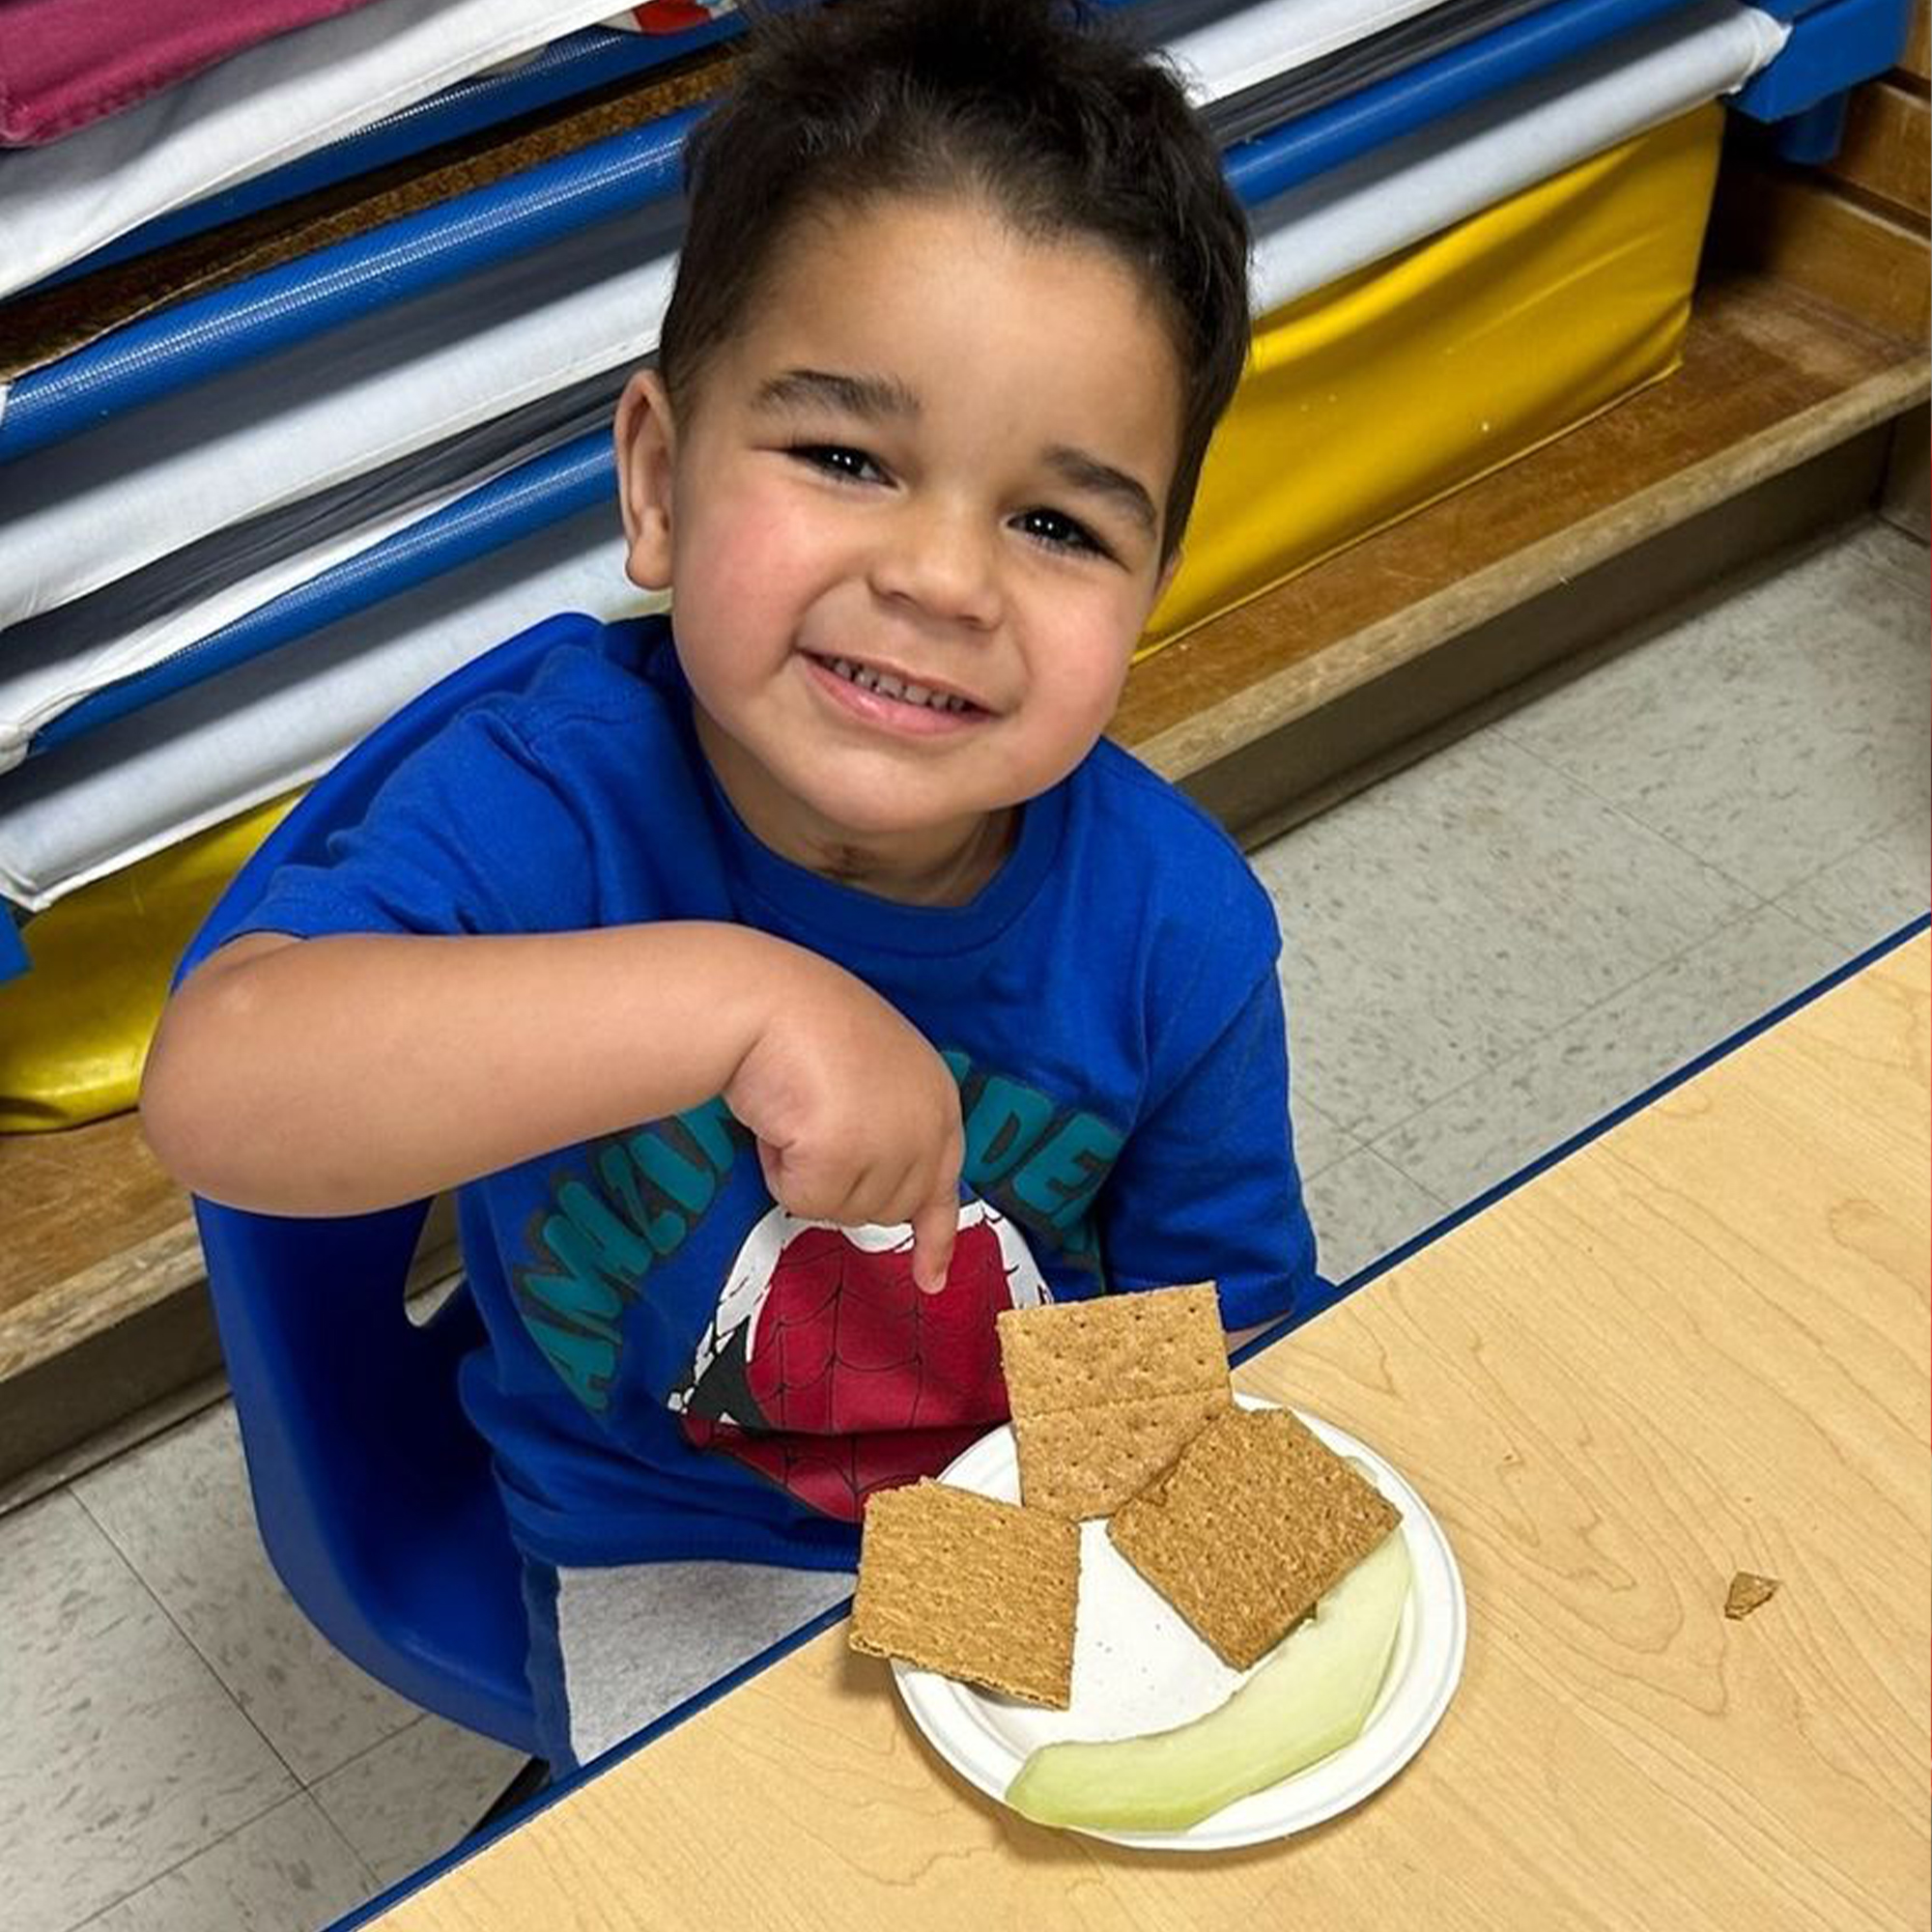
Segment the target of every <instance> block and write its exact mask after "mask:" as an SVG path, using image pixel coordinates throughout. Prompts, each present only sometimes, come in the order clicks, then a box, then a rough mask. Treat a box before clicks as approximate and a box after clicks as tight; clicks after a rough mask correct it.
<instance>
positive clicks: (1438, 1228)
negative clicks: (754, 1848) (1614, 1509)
mask: <svg viewBox="0 0 1932 1932" xmlns="http://www.w3.org/2000/svg"><path fill="white" fill-rule="evenodd" d="M1928 926H1932V913H1920V914H1918V917H1917V918H1915V919H1910V920H1908V921H1907V922H1906V923H1904V924H1903V925H1902V926H1900V927H1899V928H1898V929H1897V931H1895V932H1892V933H1889V934H1888V935H1887V936H1886V937H1885V938H1884V939H1881V940H1880V941H1878V943H1877V944H1876V945H1874V946H1868V947H1866V948H1865V950H1864V951H1863V952H1858V953H1855V954H1853V956H1852V957H1851V958H1849V959H1847V960H1846V961H1845V962H1844V964H1843V965H1842V966H1835V967H1833V969H1832V971H1831V972H1829V973H1827V974H1826V975H1825V976H1824V978H1823V979H1821V980H1813V981H1812V982H1811V984H1810V985H1808V986H1804V987H1803V988H1801V989H1800V990H1799V991H1798V992H1796V993H1793V994H1792V995H1791V996H1790V998H1789V999H1785V1000H1780V1001H1779V1002H1778V1003H1777V1005H1776V1006H1775V1007H1773V1008H1771V1009H1770V1010H1769V1011H1767V1012H1763V1013H1760V1014H1759V1015H1758V1017H1757V1018H1756V1019H1754V1020H1751V1021H1749V1022H1747V1024H1746V1025H1744V1026H1742V1027H1740V1028H1738V1030H1737V1031H1736V1032H1735V1033H1732V1034H1728V1035H1726V1036H1725V1037H1724V1038H1722V1039H1720V1040H1719V1042H1718V1043H1717V1044H1716V1045H1715V1046H1711V1047H1707V1048H1706V1049H1705V1050H1704V1051H1703V1052H1702V1053H1700V1054H1697V1055H1696V1056H1695V1057H1694V1058H1692V1059H1690V1060H1687V1061H1686V1062H1685V1063H1684V1065H1682V1066H1677V1067H1673V1068H1672V1069H1671V1070H1670V1071H1669V1072H1668V1073H1666V1074H1665V1075H1664V1076H1663V1077H1662V1079H1661V1080H1657V1081H1654V1082H1653V1083H1652V1084H1651V1085H1650V1086H1648V1087H1646V1088H1644V1089H1643V1091H1642V1092H1641V1093H1639V1094H1634V1095H1633V1096H1632V1097H1631V1098H1630V1099H1628V1100H1625V1101H1623V1102H1622V1103H1621V1104H1620V1105H1618V1106H1615V1107H1612V1108H1611V1109H1610V1111H1609V1112H1608V1113H1606V1114H1605V1115H1603V1116H1602V1117H1601V1118H1600V1119H1598V1120H1596V1121H1593V1122H1591V1123H1590V1124H1589V1125H1588V1126H1586V1127H1583V1128H1580V1129H1579V1130H1578V1131H1577V1132H1576V1133H1574V1134H1572V1135H1570V1136H1569V1137H1568V1138H1567V1139H1565V1140H1561V1141H1558V1142H1557V1143H1556V1145H1555V1146H1554V1147H1552V1148H1550V1149H1548V1151H1546V1152H1544V1153H1540V1154H1538V1155H1537V1156H1536V1158H1535V1159H1534V1160H1532V1161H1530V1162H1529V1163H1528V1164H1527V1165H1526V1166H1524V1167H1521V1168H1519V1169H1518V1170H1517V1172H1516V1173H1514V1174H1512V1175H1510V1176H1508V1177H1507V1178H1506V1179H1502V1180H1499V1181H1497V1182H1496V1183H1495V1185H1494V1186H1492V1187H1488V1188H1485V1189H1484V1190H1483V1192H1482V1193H1480V1194H1478V1195H1476V1196H1474V1197H1473V1198H1472V1199H1471V1200H1469V1201H1466V1202H1464V1203H1463V1206H1462V1207H1460V1208H1453V1209H1452V1210H1451V1211H1450V1212H1449V1213H1447V1214H1445V1215H1443V1217H1442V1218H1441V1219H1440V1220H1439V1221H1435V1222H1433V1223H1432V1224H1431V1225H1430V1226H1429V1227H1427V1228H1425V1229H1424V1230H1423V1231H1422V1232H1421V1233H1420V1234H1419V1235H1413V1236H1410V1237H1409V1238H1408V1239H1407V1240H1406V1241H1404V1242H1402V1243H1401V1245H1400V1246H1398V1247H1395V1248H1391V1249H1390V1250H1389V1252H1388V1253H1387V1254H1385V1255H1383V1256H1382V1257H1381V1258H1380V1259H1379V1260H1378V1261H1373V1262H1371V1263H1369V1264H1368V1265H1367V1266H1366V1267H1362V1268H1358V1269H1357V1270H1356V1271H1355V1272H1354V1273H1353V1274H1351V1275H1350V1277H1349V1278H1348V1280H1346V1281H1345V1282H1343V1283H1341V1284H1340V1285H1339V1286H1334V1285H1331V1284H1327V1283H1324V1284H1323V1287H1324V1288H1325V1289H1327V1291H1328V1292H1327V1293H1325V1294H1324V1295H1323V1296H1322V1297H1321V1299H1320V1300H1318V1301H1317V1302H1316V1303H1315V1305H1314V1306H1313V1307H1309V1308H1303V1309H1298V1310H1297V1311H1296V1312H1295V1313H1294V1314H1293V1315H1290V1316H1286V1317H1284V1318H1283V1319H1282V1320H1281V1321H1278V1322H1276V1323H1275V1324H1274V1325H1273V1326H1272V1327H1270V1328H1266V1329H1264V1330H1263V1332H1262V1333H1260V1334H1259V1335H1256V1336H1255V1337H1254V1338H1253V1339H1252V1340H1251V1341H1249V1342H1246V1343H1244V1344H1243V1345H1242V1347H1241V1348H1240V1349H1238V1350H1236V1352H1235V1353H1234V1355H1233V1356H1231V1357H1230V1360H1231V1361H1232V1362H1233V1364H1234V1365H1235V1366H1236V1367H1237V1368H1238V1367H1239V1366H1240V1365H1241V1364H1242V1363H1243V1362H1246V1361H1249V1360H1251V1359H1252V1358H1253V1357H1254V1356H1255V1355H1258V1354H1259V1353H1261V1351H1262V1350H1264V1349H1270V1348H1272V1347H1273V1346H1274V1344H1275V1343H1277V1342H1279V1341H1280V1340H1281V1339H1282V1338H1283V1337H1284V1336H1286V1335H1288V1334H1290V1333H1292V1332H1293V1330H1294V1329H1296V1328H1298V1327H1300V1326H1301V1325H1302V1323H1303V1322H1305V1321H1310V1320H1312V1319H1313V1318H1314V1317H1315V1316H1317V1315H1320V1314H1321V1312H1322V1311H1323V1310H1324V1309H1327V1308H1332V1307H1333V1306H1334V1305H1335V1304H1336V1303H1337V1302H1339V1301H1341V1300H1343V1299H1345V1298H1346V1297H1347V1296H1349V1295H1350V1294H1353V1293H1356V1292H1357V1290H1359V1289H1364V1288H1366V1287H1368V1286H1369V1284H1370V1283H1371V1282H1373V1281H1376V1280H1377V1279H1378V1278H1379V1277H1380V1276H1382V1275H1385V1274H1387V1273H1388V1272H1389V1271H1390V1270H1391V1269H1392V1268H1396V1267H1400V1266H1401V1265H1402V1264H1403V1263H1404V1262H1406V1261H1407V1260H1409V1259H1410V1258H1411V1257H1412V1256H1413V1255H1415V1254H1417V1253H1419V1252H1420V1251H1421V1250H1422V1249H1424V1248H1426V1247H1428V1246H1429V1245H1430V1244H1431V1243H1432V1242H1434V1241H1438V1240H1440V1239H1441V1238H1442V1236H1444V1235H1447V1234H1450V1233H1451V1232H1453V1231H1454V1230H1455V1229H1457V1228H1460V1227H1461V1226H1462V1225H1463V1222H1464V1221H1468V1220H1472V1219H1473V1218H1474V1217H1475V1216H1476V1215H1478V1214H1480V1213H1482V1212H1483V1211H1484V1209H1486V1208H1493V1207H1494V1206H1495V1204H1496V1203H1497V1202H1498V1201H1501V1200H1503V1199H1504V1198H1505V1197H1506V1196H1508V1195H1511V1194H1514V1193H1515V1192H1516V1190H1517V1189H1518V1188H1519V1187H1521V1186H1522V1185H1524V1184H1525V1183H1526V1182H1528V1181H1531V1180H1534V1179H1536V1177H1537V1176H1538V1175H1540V1174H1542V1173H1543V1172H1545V1170H1546V1169H1548V1168H1551V1167H1554V1166H1555V1165H1556V1164H1557V1162H1559V1161H1562V1160H1567V1159H1568V1158H1569V1157H1570V1156H1571V1155H1572V1154H1573V1153H1576V1152H1577V1151H1579V1150H1580V1149H1582V1148H1585V1147H1587V1146H1588V1145H1589V1144H1590V1143H1591V1142H1592V1141H1594V1140H1599V1139H1601V1138H1602V1137H1603V1136H1604V1135H1605V1134H1606V1133H1608V1132H1609V1131H1610V1129H1611V1128H1612V1127H1615V1126H1617V1125H1619V1124H1621V1123H1622V1122H1625V1121H1627V1120H1629V1119H1630V1117H1631V1116H1632V1115H1633V1114H1636V1113H1640V1112H1641V1111H1642V1110H1643V1109H1644V1108H1645V1107H1648V1106H1650V1105H1651V1104H1652V1102H1654V1101H1657V1100H1661V1099H1662V1098H1663V1096H1664V1095H1665V1094H1671V1093H1674V1092H1675V1091H1676V1089H1678V1088H1679V1087H1682V1086H1683V1085H1684V1084H1685V1082H1686V1081H1688V1080H1692V1079H1694V1078H1695V1077H1696V1076H1697V1075H1698V1074H1700V1073H1702V1072H1703V1071H1704V1070H1705V1069H1706V1068H1707V1067H1710V1066H1714V1065H1717V1063H1718V1062H1719V1061H1720V1060H1726V1059H1728V1058H1729V1057H1730V1056H1731V1055H1732V1054H1733V1053H1735V1052H1736V1051H1737V1050H1738V1048H1739V1047H1741V1046H1747V1045H1748V1044H1749V1043H1750V1041H1752V1040H1754V1039H1755V1038H1756V1037H1758V1035H1759V1034H1762V1033H1768V1032H1769V1031H1770V1030H1771V1029H1772V1028H1773V1027H1775V1026H1776V1025H1777V1024H1778V1023H1779V1022H1780V1021H1782V1020H1786V1019H1789V1018H1790V1017H1791V1015H1792V1014H1793V1013H1795V1012H1798V1011H1800V1010H1801V1009H1803V1008H1805V1007H1808V1006H1809V1005H1810V1004H1811V1003H1812V1002H1813V1001H1814V1000H1817V999H1821V998H1822V997H1823V996H1824V995H1825V994H1827V993H1829V992H1831V991H1832V990H1833V987H1836V986H1840V985H1842V984H1843V983H1844V982H1845V981H1846V980H1850V979H1852V978H1854V977H1855V976H1856V975H1858V974H1860V973H1862V972H1863V971H1864V970H1865V968H1866V967H1867V966H1874V965H1876V964H1877V963H1878V962H1879V961H1880V960H1881V959H1883V958H1885V957H1886V956H1887V955H1888V954H1889V953H1892V952H1897V951H1898V949H1899V948H1900V947H1902V946H1905V945H1907V944H1908V943H1909V942H1910V941H1912V940H1914V939H1916V938H1918V935H1919V934H1920V933H1921V932H1924V931H1925V930H1926V929H1927V927H1928ZM851 1607H852V1600H851V1598H849V1597H847V1598H846V1599H845V1600H844V1602H843V1603H838V1604H834V1605H832V1606H831V1608H829V1609H826V1610H821V1611H820V1612H819V1614H818V1615H817V1616H815V1617H813V1618H812V1619H811V1621H810V1623H806V1624H802V1625H800V1626H799V1628H798V1629H797V1630H795V1631H793V1632H792V1633H791V1634H789V1635H787V1636H781V1638H779V1640H778V1641H777V1642H776V1643H774V1644H770V1645H768V1646H767V1647H766V1648H765V1649H763V1650H761V1651H760V1652H759V1653H758V1654H757V1656H755V1657H753V1658H750V1659H748V1660H747V1661H746V1662H743V1663H741V1664H740V1665H739V1666H738V1667H737V1669H735V1670H732V1671H727V1672H726V1673H725V1675H724V1676H723V1677H721V1678H719V1679H718V1680H717V1681H716V1682H715V1683H712V1684H708V1685H706V1686H705V1688H704V1689H703V1690H699V1691H696V1693H694V1694H693V1695H692V1696H690V1697H688V1698H686V1699H685V1701H684V1702H683V1703H682V1704H679V1705H677V1706H676V1707H675V1708H674V1709H672V1710H669V1711H667V1712H666V1713H665V1714H664V1716H663V1717H661V1718H659V1719H656V1720H655V1721H654V1722H652V1723H650V1724H647V1725H646V1726H645V1727H644V1728H643V1729H642V1730H641V1731H639V1733H638V1734H637V1735H636V1736H635V1737H633V1738H628V1739H626V1740H625V1742H624V1743H623V1744H621V1745H619V1746H618V1747H616V1748H615V1749H613V1750H611V1751H608V1752H606V1753H605V1755H604V1756H603V1757H600V1758H596V1759H594V1760H593V1761H592V1762H591V1763H589V1764H587V1765H585V1766H584V1767H583V1768H582V1770H581V1771H576V1772H573V1773H571V1775H570V1776H567V1777H564V1778H562V1779H560V1780H558V1781H557V1782H556V1783H555V1784H553V1785H552V1786H551V1787H550V1788H549V1789H548V1790H546V1791H543V1792H540V1793H539V1794H538V1795H537V1796H536V1797H534V1798H532V1799H531V1800H530V1801H529V1803H528V1804H524V1805H520V1806H519V1807H518V1808H517V1809H516V1810H514V1811H512V1812H509V1813H508V1814H507V1815H506V1816H504V1817H502V1818H500V1819H499V1820H497V1823H496V1824H494V1825H492V1826H491V1827H490V1828H489V1830H487V1831H484V1832H478V1833H473V1834H472V1835H471V1836H469V1837H468V1838H465V1839H464V1840H463V1841H462V1842H461V1843H459V1844H456V1845H453V1846H451V1848H450V1849H449V1850H448V1851H446V1852H444V1853H443V1854H442V1855H441V1856H440V1858H437V1859H434V1860H432V1861H430V1862H429V1863H428V1864H426V1865H424V1866H423V1867H422V1868H421V1870H419V1871H415V1872H412V1873H411V1874H410V1876H409V1877H408V1878H405V1879H400V1880H398V1881H397V1882H396V1884H394V1885H392V1886H390V1887H389V1888H388V1889H386V1890H384V1891H383V1892H381V1893H379V1894H378V1895H377V1896H376V1897H374V1898H372V1899H370V1900H368V1901H367V1902H366V1903H365V1904H363V1905H359V1906H357V1907H356V1908H355V1910H354V1911H353V1912H351V1913H350V1914H349V1915H348V1916H347V1917H346V1918H338V1919H335V1920H333V1921H332V1922H331V1923H330V1924H329V1925H327V1927H325V1928H324V1932H355V1928H356V1927H357V1926H362V1925H367V1924H369V1923H370V1922H371V1921H372V1920H373V1919H375V1918H379V1917H381V1915H382V1914H384V1912H387V1911H389V1910H390V1909H391V1908H392V1907H394V1906H397V1905H400V1904H401V1903H402V1902H403V1900H404V1899H406V1898H408V1897H410V1896H412V1894H413V1893H415V1892H417V1891H420V1890H421V1889H423V1888H424V1887H425V1886H429V1885H433V1884H434V1883H435V1882H436V1881H437V1880H438V1879H439V1878H440V1877H441V1876H442V1875H443V1873H444V1872H446V1871H449V1870H451V1869H453V1868H454V1867H455V1866H457V1865H460V1864H463V1863H465V1862H466V1861H468V1860H469V1859H470V1858H472V1857H473V1856H474V1855H475V1854H476V1853H478V1852H480V1851H482V1850H483V1849H484V1848H485V1847H486V1846H488V1845H492V1844H494V1843H496V1841H497V1839H498V1838H500V1837H502V1836H503V1835H504V1834H505V1833H510V1832H514V1831H517V1830H519V1829H521V1828H522V1827H523V1826H524V1825H526V1824H527V1823H528V1822H529V1821H530V1820H531V1819H532V1818H534V1817H535V1816H536V1815H537V1813H538V1812H539V1811H543V1810H546V1809H548V1807H549V1806H551V1805H552V1804H555V1803H556V1802H557V1801H558V1800H559V1799H562V1798H566V1797H568V1796H569V1795H570V1793H572V1792H573V1791H575V1790H577V1789H578V1788H579V1787H580V1786H582V1785H583V1784H585V1783H587V1782H588V1781H589V1780H590V1779H591V1778H593V1777H601V1776H603V1775H604V1773H606V1772H607V1771H610V1770H611V1769H612V1768H613V1767H614V1766H616V1765H618V1764H621V1763H622V1762H623V1761H624V1759H626V1758H628V1757H630V1756H632V1755H634V1754H635V1753H636V1752H638V1751H640V1750H643V1749H645V1748H647V1747H649V1746H651V1745H653V1744H655V1743H656V1742H657V1741H658V1739H660V1738H661V1737H663V1736H664V1735H665V1734H666V1733H667V1732H668V1731H673V1730H675V1729H676V1728H677V1727H678V1726H679V1725H680V1724H682V1723H683V1722H685V1720H686V1719H690V1718H695V1717H696V1716H697V1714H698V1713H699V1712H700V1711H702V1710H704V1709H705V1708H706V1707H707V1706H708V1705H711V1704H714V1703H716V1702H717V1701H718V1700H719V1699H720V1698H721V1697H724V1696H726V1695H728V1694H729V1693H730V1692H731V1691H733V1690H736V1689H737V1688H738V1686H739V1685H741V1684H743V1683H745V1682H747V1681H748V1680H749V1679H751V1678H753V1677H755V1676H757V1675H758V1673H759V1672H760V1671H762V1670H764V1669H766V1668H768V1667H769V1666H770V1665H772V1664H774V1663H777V1662H779V1661H780V1660H781V1658H784V1657H787V1656H789V1655H790V1654H791V1653H792V1652H793V1651H794V1650H797V1649H798V1648H799V1647H800V1646H801V1645H803V1644H807V1643H810V1641H811V1639H812V1638H813V1637H816V1636H821V1635H823V1634H824V1633H825V1632H827V1631H829V1630H831V1629H832V1628H833V1627H834V1626H835V1625H837V1624H838V1623H841V1622H842V1621H843V1620H844V1618H845V1616H846V1615H847V1613H848V1612H849V1611H850V1610H851Z"/></svg>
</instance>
